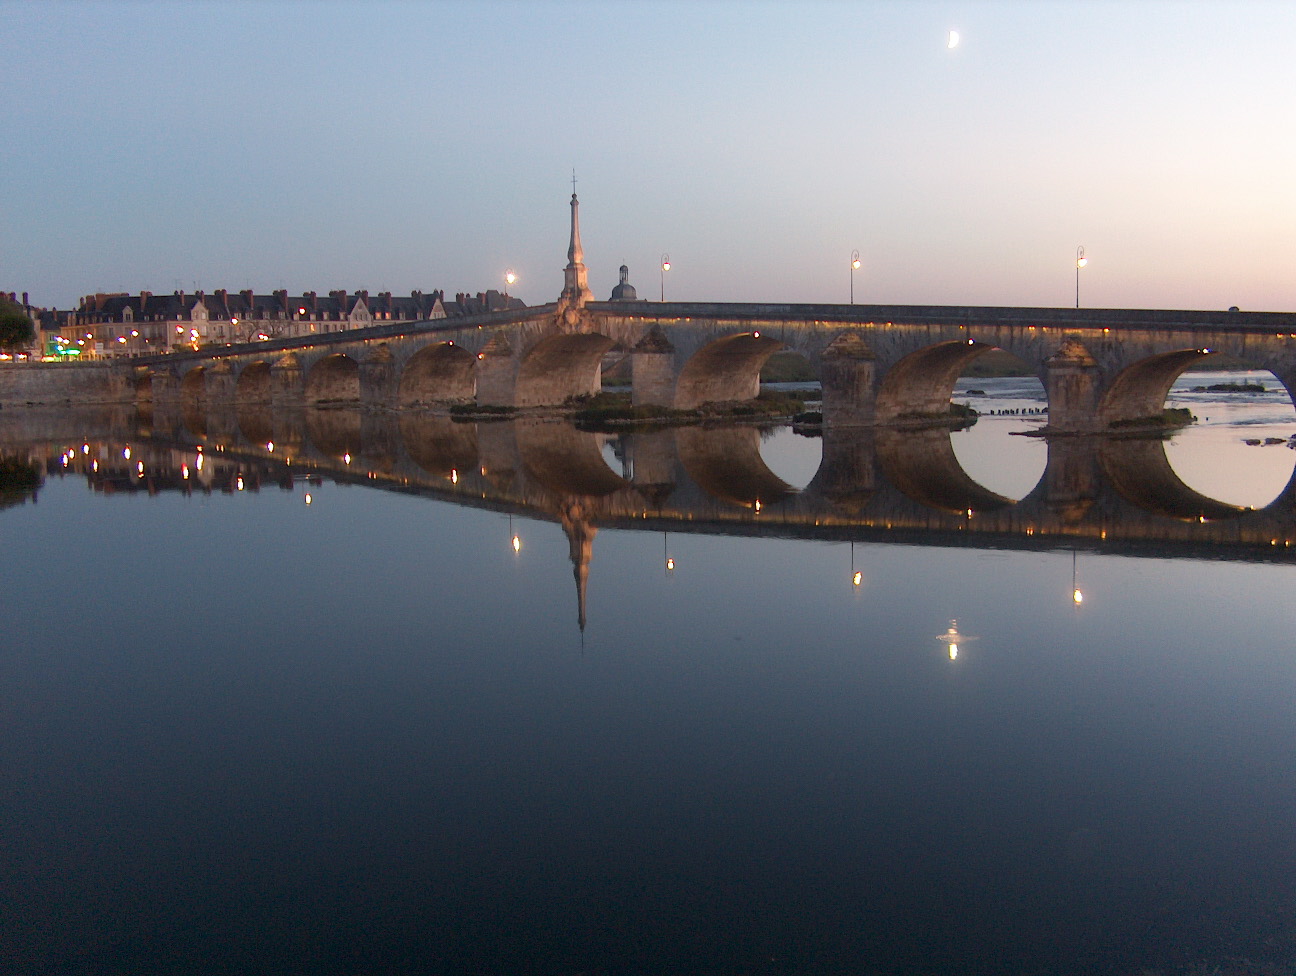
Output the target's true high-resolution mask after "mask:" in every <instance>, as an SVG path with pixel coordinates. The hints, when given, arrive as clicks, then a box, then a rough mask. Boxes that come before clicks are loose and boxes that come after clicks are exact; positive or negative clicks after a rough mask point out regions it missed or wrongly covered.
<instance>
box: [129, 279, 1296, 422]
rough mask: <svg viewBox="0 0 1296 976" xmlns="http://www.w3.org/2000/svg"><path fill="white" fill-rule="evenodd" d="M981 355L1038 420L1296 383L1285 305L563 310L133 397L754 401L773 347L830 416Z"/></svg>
mask: <svg viewBox="0 0 1296 976" xmlns="http://www.w3.org/2000/svg"><path fill="white" fill-rule="evenodd" d="M991 349H1002V350H1005V351H1007V352H1009V353H1011V354H1013V355H1014V356H1016V357H1017V358H1019V359H1021V360H1022V361H1023V362H1025V363H1027V364H1028V365H1029V366H1030V367H1031V368H1032V369H1034V370H1035V373H1036V375H1037V376H1038V377H1039V379H1040V381H1041V383H1042V384H1043V386H1044V390H1045V392H1046V395H1047V397H1048V407H1049V429H1050V430H1051V431H1054V432H1058V433H1089V432H1100V431H1104V430H1108V429H1110V428H1111V427H1112V425H1113V424H1115V425H1117V426H1119V425H1121V423H1122V422H1124V423H1130V422H1135V421H1138V420H1140V419H1143V418H1147V417H1150V416H1154V415H1157V414H1159V413H1160V411H1161V409H1162V407H1163V406H1164V404H1165V399H1166V394H1167V393H1168V392H1169V389H1170V387H1171V385H1172V384H1173V383H1174V381H1175V379H1176V378H1177V377H1178V376H1179V374H1180V373H1182V372H1183V371H1184V370H1185V369H1187V368H1188V367H1189V366H1192V365H1196V364H1201V363H1203V362H1204V361H1209V360H1210V359H1211V357H1215V356H1219V355H1220V354H1224V355H1227V356H1230V357H1233V358H1234V359H1237V360H1241V361H1243V362H1246V363H1247V364H1248V365H1250V366H1252V367H1253V368H1256V369H1266V370H1269V371H1270V372H1272V373H1273V374H1274V376H1276V377H1277V378H1278V380H1279V381H1280V382H1282V383H1283V385H1284V386H1285V387H1286V388H1287V390H1288V391H1289V393H1290V391H1291V390H1293V389H1296V314H1290V313H1275V312H1249V313H1248V312H1219V313H1216V312H1201V311H1197V312H1188V311H1183V312H1171V311H1152V310H1138V309H1131V310H1116V309H1097V310H1078V311H1077V310H1072V309H1056V308H1036V309H1031V308H953V307H916V306H871V305H854V306H851V305H846V306H842V305H783V306H775V305H739V304H705V305H703V304H691V303H667V304H661V303H655V302H652V303H649V302H634V303H630V302H616V303H614V302H591V303H588V304H586V305H585V306H583V307H582V308H580V309H574V308H570V307H568V308H566V309H564V308H563V307H562V305H561V303H558V304H553V305H546V306H542V307H539V308H532V309H527V310H525V311H522V312H510V313H495V314H492V315H486V316H480V317H477V318H474V319H466V320H459V321H457V322H455V323H454V324H446V323H445V320H440V321H437V322H429V323H425V324H423V325H421V326H414V327H411V326H409V325H405V326H402V327H401V328H400V330H399V331H397V330H396V329H393V328H391V327H386V328H384V327H379V328H371V329H364V330H358V331H355V332H348V333H339V334H333V335H327V336H323V337H320V338H318V339H314V340H312V341H309V342H306V341H287V340H284V341H276V342H265V343H256V344H252V345H244V346H229V347H224V348H221V349H217V350H204V351H201V352H193V353H180V354H171V355H166V356H158V357H155V358H152V359H148V360H133V361H131V363H130V365H128V366H123V367H120V368H119V369H120V370H121V371H122V372H121V373H120V375H119V386H120V387H121V388H122V389H123V390H124V391H125V396H126V398H127V399H130V398H135V399H138V400H139V401H144V402H153V401H157V402H165V401H168V400H171V401H194V402H199V401H201V402H206V403H215V402H221V401H226V402H235V401H237V402H247V403H266V404H274V405H278V406H288V405H291V404H298V403H300V404H305V405H338V404H355V405H359V406H363V407H367V408H380V409H389V410H395V409H425V408H433V409H435V408H447V407H450V406H453V405H455V404H473V403H475V404H477V405H479V406H482V407H487V408H489V407H509V408H519V409H523V410H525V409H527V408H546V407H556V406H560V405H562V404H563V403H564V402H567V401H568V400H570V399H571V398H574V397H580V396H584V395H589V394H593V393H597V392H599V391H600V389H601V388H602V384H601V373H602V368H603V366H604V365H605V364H606V363H609V362H611V361H612V360H613V359H615V358H618V357H623V358H628V359H629V362H630V375H631V394H632V402H633V403H634V404H636V405H643V404H655V405H659V406H663V407H669V408H674V409H680V410H688V409H694V408H697V407H699V406H702V405H703V404H707V403H732V402H734V401H743V400H748V399H751V398H753V397H755V396H756V395H757V393H758V392H759V382H760V379H759V378H760V370H761V367H762V366H763V365H764V363H765V361H766V360H767V359H769V357H770V356H771V355H773V354H774V353H775V352H778V351H780V350H791V351H793V352H796V353H798V354H800V355H801V356H803V357H804V358H805V359H806V360H807V361H808V362H809V364H810V366H811V367H812V368H813V369H814V371H815V372H816V374H817V375H818V377H819V379H820V382H821V384H822V388H823V413H824V421H825V423H826V424H827V425H829V426H888V425H904V424H906V423H912V422H922V421H930V420H931V419H933V418H937V417H942V416H944V415H946V414H947V412H948V404H949V402H950V396H951V394H952V393H953V389H954V384H955V382H956V381H957V379H958V378H959V376H960V375H961V374H962V372H963V370H964V368H965V367H966V366H967V365H968V364H969V363H970V362H971V361H972V360H974V359H975V358H976V357H978V356H980V355H982V354H984V353H985V352H987V351H988V350H991Z"/></svg>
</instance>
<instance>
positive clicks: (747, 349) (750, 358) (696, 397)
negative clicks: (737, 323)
mask: <svg viewBox="0 0 1296 976" xmlns="http://www.w3.org/2000/svg"><path fill="white" fill-rule="evenodd" d="M783 348H784V345H783V343H782V342H780V341H779V340H778V339H773V338H771V337H769V336H763V335H761V334H760V332H759V331H753V332H740V333H738V334H737V335H729V336H725V337H724V338H721V339H716V340H715V341H714V342H710V343H708V344H707V345H705V346H703V347H702V348H701V349H699V350H698V351H697V352H695V353H694V354H693V355H692V356H690V357H689V360H688V362H686V363H685V364H684V368H683V369H681V370H680V374H679V379H678V381H677V382H676V384H675V407H676V409H678V410H695V409H697V408H698V407H700V406H702V405H703V404H704V403H728V402H732V401H735V400H754V399H755V398H756V396H757V395H758V394H759V393H760V371H761V367H762V366H764V365H765V361H766V360H767V359H769V358H770V356H772V355H774V353H776V352H778V351H779V350H780V349H783Z"/></svg>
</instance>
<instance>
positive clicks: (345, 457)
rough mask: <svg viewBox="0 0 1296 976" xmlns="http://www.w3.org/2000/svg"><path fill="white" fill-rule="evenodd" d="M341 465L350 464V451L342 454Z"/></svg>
mask: <svg viewBox="0 0 1296 976" xmlns="http://www.w3.org/2000/svg"><path fill="white" fill-rule="evenodd" d="M342 463H343V464H350V463H351V452H350V451H348V452H347V453H346V454H343V455H342Z"/></svg>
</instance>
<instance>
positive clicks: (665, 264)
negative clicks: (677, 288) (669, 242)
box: [661, 254, 670, 302]
mask: <svg viewBox="0 0 1296 976" xmlns="http://www.w3.org/2000/svg"><path fill="white" fill-rule="evenodd" d="M669 270H670V255H669V254H663V255H662V259H661V300H662V301H663V302H664V301H666V272H667V271H669Z"/></svg>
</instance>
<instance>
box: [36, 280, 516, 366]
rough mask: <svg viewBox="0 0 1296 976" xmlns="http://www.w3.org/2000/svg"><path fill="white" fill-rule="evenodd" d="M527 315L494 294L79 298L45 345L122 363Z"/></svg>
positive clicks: (223, 292)
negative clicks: (504, 313)
mask: <svg viewBox="0 0 1296 976" xmlns="http://www.w3.org/2000/svg"><path fill="white" fill-rule="evenodd" d="M525 307H526V303H525V302H522V301H520V300H519V299H516V298H510V297H506V296H504V295H502V294H500V293H499V292H498V291H494V290H491V291H487V292H479V293H478V294H477V295H472V296H470V295H467V294H459V295H456V296H455V298H454V300H453V301H446V299H445V293H444V292H441V291H431V292H421V291H415V292H411V293H410V295H408V296H395V295H393V294H392V293H391V292H389V291H388V292H378V293H377V294H370V293H369V292H368V291H357V292H346V291H330V292H328V294H327V295H320V294H318V293H316V292H313V291H308V292H306V293H304V294H302V295H289V294H288V292H287V291H285V290H280V291H275V292H272V293H270V294H269V295H257V294H254V293H253V292H252V291H251V290H246V291H236V292H231V291H227V290H225V289H223V288H222V289H217V290H216V291H213V292H210V293H208V292H203V291H196V292H192V293H188V294H187V293H185V292H183V291H175V292H172V293H171V294H169V295H154V294H153V293H152V292H147V291H143V292H139V293H138V294H128V293H125V292H116V293H111V294H105V293H99V294H95V295H87V296H85V298H83V299H82V300H81V305H80V307H79V308H78V309H77V310H76V311H75V312H74V313H72V315H71V317H70V318H71V320H70V323H69V324H68V325H67V327H66V328H65V329H63V330H62V332H61V333H60V334H59V335H58V336H56V337H54V338H53V339H51V340H50V341H51V342H52V343H53V345H54V347H55V350H56V352H57V351H58V350H62V353H63V354H64V355H69V354H70V355H77V356H82V357H85V358H97V359H106V358H120V357H130V356H143V355H156V354H157V353H163V352H172V351H176V350H179V349H200V348H202V347H203V346H212V345H233V344H235V343H242V342H257V341H265V340H268V339H291V338H300V337H303V336H310V335H318V334H322V333H326V332H347V331H350V330H352V329H363V328H367V327H369V326H372V325H387V324H389V323H400V322H426V321H430V320H434V319H443V318H457V317H461V316H464V315H474V314H478V313H481V312H487V311H498V310H502V309H506V308H525Z"/></svg>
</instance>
